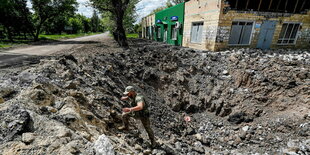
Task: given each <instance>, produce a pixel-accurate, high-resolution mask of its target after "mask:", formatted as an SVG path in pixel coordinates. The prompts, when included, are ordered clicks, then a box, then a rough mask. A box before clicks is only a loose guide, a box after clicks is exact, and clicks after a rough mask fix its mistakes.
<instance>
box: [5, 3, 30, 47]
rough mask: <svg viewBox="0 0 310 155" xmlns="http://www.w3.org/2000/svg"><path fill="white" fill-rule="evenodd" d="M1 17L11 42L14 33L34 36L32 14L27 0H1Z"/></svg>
mask: <svg viewBox="0 0 310 155" xmlns="http://www.w3.org/2000/svg"><path fill="white" fill-rule="evenodd" d="M0 15H1V16H0V24H1V25H3V26H4V27H5V29H6V31H7V35H8V38H9V39H10V40H11V41H13V35H14V33H18V34H20V33H24V34H26V33H30V34H32V32H33V25H32V21H31V13H30V11H29V9H28V8H27V1H26V0H0ZM25 36H26V35H25Z"/></svg>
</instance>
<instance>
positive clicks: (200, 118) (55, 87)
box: [0, 39, 310, 155]
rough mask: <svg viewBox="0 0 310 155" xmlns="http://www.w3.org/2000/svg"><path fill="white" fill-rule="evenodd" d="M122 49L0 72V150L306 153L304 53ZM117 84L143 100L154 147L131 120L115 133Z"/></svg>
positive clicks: (149, 45) (145, 44) (308, 60)
mask: <svg viewBox="0 0 310 155" xmlns="http://www.w3.org/2000/svg"><path fill="white" fill-rule="evenodd" d="M131 45H132V46H131V48H130V49H128V50H123V49H120V48H116V47H115V43H113V42H107V43H96V44H90V45H85V46H83V47H81V48H79V49H75V50H76V51H64V52H67V53H71V54H69V55H68V54H63V53H59V54H58V55H55V56H53V57H49V58H45V59H44V60H41V61H40V62H39V63H38V64H35V65H33V66H23V67H20V68H18V67H17V68H12V69H9V70H8V69H6V70H1V71H0V72H1V75H3V76H1V77H0V86H1V89H0V105H1V107H0V120H1V123H0V154H33V153H35V154H36V153H38V154H39V153H44V154H106V155H110V154H115V155H123V154H124V155H125V154H152V155H165V154H178V155H179V154H180V155H196V154H197V155H198V154H285V153H286V154H309V152H310V150H309V146H310V145H309V138H310V137H309V136H310V133H309V131H310V129H309V128H310V125H309V118H310V117H309V109H310V104H309V103H310V67H309V66H310V53H309V51H307V50H290V49H285V50H284V49H283V50H269V51H262V50H258V49H230V50H227V51H223V52H216V53H215V52H208V51H199V50H194V49H190V48H182V47H176V46H170V45H165V44H162V43H157V42H152V41H146V40H140V39H136V40H131ZM127 85H133V86H135V87H136V88H137V89H138V91H139V92H141V93H143V94H144V95H145V97H146V101H147V102H148V103H149V104H150V111H151V116H150V118H151V123H152V128H153V130H154V131H155V136H156V139H157V141H158V143H159V146H158V147H156V148H152V147H151V146H150V142H149V139H148V137H147V135H146V132H145V131H144V130H143V128H142V127H141V123H140V122H136V123H134V120H131V121H130V122H131V125H130V130H129V131H119V130H117V128H118V127H119V126H121V125H122V122H121V118H120V114H121V109H122V107H124V106H126V103H125V102H123V101H121V100H120V98H121V95H122V92H123V90H124V88H125V87H126V86H127ZM184 118H190V121H185V120H184Z"/></svg>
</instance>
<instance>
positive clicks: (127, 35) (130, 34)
mask: <svg viewBox="0 0 310 155" xmlns="http://www.w3.org/2000/svg"><path fill="white" fill-rule="evenodd" d="M126 37H127V38H139V35H138V34H137V33H129V34H126Z"/></svg>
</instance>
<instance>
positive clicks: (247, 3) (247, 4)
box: [245, 0, 250, 9]
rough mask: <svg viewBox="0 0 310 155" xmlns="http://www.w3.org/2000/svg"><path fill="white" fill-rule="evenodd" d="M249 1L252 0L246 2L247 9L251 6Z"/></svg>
mask: <svg viewBox="0 0 310 155" xmlns="http://www.w3.org/2000/svg"><path fill="white" fill-rule="evenodd" d="M249 1H250V0H247V2H246V6H245V9H248V6H249Z"/></svg>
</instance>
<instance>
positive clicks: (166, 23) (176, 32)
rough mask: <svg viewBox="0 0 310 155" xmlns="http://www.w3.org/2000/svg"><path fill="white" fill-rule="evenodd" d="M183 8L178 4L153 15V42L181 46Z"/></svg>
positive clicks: (182, 5) (183, 4)
mask: <svg viewBox="0 0 310 155" xmlns="http://www.w3.org/2000/svg"><path fill="white" fill-rule="evenodd" d="M184 6H185V3H180V4H178V5H175V6H173V7H170V8H168V9H165V10H162V11H160V12H157V13H156V14H155V35H154V37H155V40H156V41H161V42H166V43H168V44H171V45H178V46H182V39H183V23H184Z"/></svg>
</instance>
